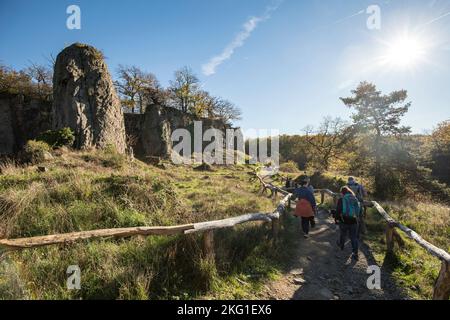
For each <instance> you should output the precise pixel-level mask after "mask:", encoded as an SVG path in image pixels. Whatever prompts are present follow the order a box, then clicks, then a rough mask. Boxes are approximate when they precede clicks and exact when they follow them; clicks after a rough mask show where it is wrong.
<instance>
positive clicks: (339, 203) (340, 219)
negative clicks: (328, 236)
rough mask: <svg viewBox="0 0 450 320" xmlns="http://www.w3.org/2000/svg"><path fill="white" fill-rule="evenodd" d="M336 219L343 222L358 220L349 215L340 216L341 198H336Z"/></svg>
mask: <svg viewBox="0 0 450 320" xmlns="http://www.w3.org/2000/svg"><path fill="white" fill-rule="evenodd" d="M336 219H337V220H338V221H339V222H342V223H344V224H357V223H358V220H357V219H356V218H350V217H344V216H342V198H340V199H339V200H338V203H337V207H336Z"/></svg>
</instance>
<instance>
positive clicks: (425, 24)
mask: <svg viewBox="0 0 450 320" xmlns="http://www.w3.org/2000/svg"><path fill="white" fill-rule="evenodd" d="M447 16H450V11H449V12H447V13H444V14H443V15H441V16H439V17H437V18H434V19H433V20H430V21H428V22H426V23H424V24H422V25H420V26H419V27H421V28H423V27H426V26H428V25H430V24H432V23H435V22H437V21H439V20H441V19H443V18H445V17H447Z"/></svg>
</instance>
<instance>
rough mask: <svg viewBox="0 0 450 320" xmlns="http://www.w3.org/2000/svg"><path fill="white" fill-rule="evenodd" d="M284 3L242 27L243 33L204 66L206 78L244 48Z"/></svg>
mask: <svg viewBox="0 0 450 320" xmlns="http://www.w3.org/2000/svg"><path fill="white" fill-rule="evenodd" d="M281 2H282V1H276V3H274V4H273V5H271V6H268V7H267V8H266V10H265V12H264V14H263V15H261V16H258V17H251V18H250V19H249V20H247V21H246V22H245V23H244V25H243V26H242V30H241V32H239V33H238V34H237V35H236V37H234V39H233V40H232V41H231V42H230V43H229V44H228V45H227V46H226V47H225V49H224V50H223V51H222V53H220V54H219V55H217V56H214V57H212V58H211V59H210V60H209V61H208V63H206V64H204V65H203V66H202V72H203V74H204V75H205V76H211V75H213V74H215V73H216V69H217V67H218V66H220V65H221V64H222V63H224V62H225V61H226V60H228V59H230V58H231V56H232V55H233V54H234V51H235V50H236V49H237V48H239V47H242V46H243V45H244V44H245V41H246V40H247V39H248V38H249V37H250V35H251V34H252V32H253V31H254V30H255V29H256V27H257V26H258V24H259V23H260V22H262V21H265V20H267V19H269V18H270V15H271V13H272V12H273V11H275V10H276V9H278V7H279V6H280V4H281Z"/></svg>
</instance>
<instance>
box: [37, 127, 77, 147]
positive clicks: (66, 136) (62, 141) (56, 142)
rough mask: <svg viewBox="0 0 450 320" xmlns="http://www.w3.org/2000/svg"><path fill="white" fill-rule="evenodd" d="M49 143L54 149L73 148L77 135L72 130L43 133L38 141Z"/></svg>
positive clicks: (65, 129) (64, 129) (63, 129)
mask: <svg viewBox="0 0 450 320" xmlns="http://www.w3.org/2000/svg"><path fill="white" fill-rule="evenodd" d="M36 140H38V141H43V142H45V143H47V144H48V145H49V146H51V147H52V148H59V147H63V146H65V147H72V146H73V143H74V142H75V135H74V132H73V130H72V129H70V128H62V129H59V130H48V131H45V132H43V133H41V134H40V135H39V136H38V137H37V139H36Z"/></svg>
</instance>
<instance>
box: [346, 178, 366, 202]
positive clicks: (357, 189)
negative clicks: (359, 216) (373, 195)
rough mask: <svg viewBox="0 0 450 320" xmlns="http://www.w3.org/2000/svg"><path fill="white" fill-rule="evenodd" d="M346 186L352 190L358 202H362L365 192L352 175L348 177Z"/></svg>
mask: <svg viewBox="0 0 450 320" xmlns="http://www.w3.org/2000/svg"><path fill="white" fill-rule="evenodd" d="M347 187H349V188H350V189H351V190H352V191H353V193H354V194H355V196H356V198H358V200H359V202H361V203H364V197H366V196H367V192H366V190H365V189H364V187H363V186H362V185H361V184H359V183H358V182H356V180H355V178H354V177H349V178H348V181H347Z"/></svg>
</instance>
